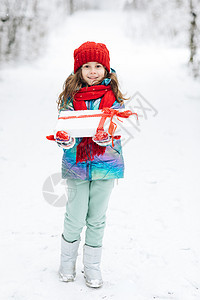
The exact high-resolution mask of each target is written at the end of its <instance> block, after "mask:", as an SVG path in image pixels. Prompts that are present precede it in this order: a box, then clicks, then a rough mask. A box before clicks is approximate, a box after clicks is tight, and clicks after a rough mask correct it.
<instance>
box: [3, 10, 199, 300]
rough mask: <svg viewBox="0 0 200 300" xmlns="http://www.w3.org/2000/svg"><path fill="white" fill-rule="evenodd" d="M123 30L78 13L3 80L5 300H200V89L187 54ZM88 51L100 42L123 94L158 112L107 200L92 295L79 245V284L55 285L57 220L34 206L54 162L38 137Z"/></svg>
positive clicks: (57, 154)
mask: <svg viewBox="0 0 200 300" xmlns="http://www.w3.org/2000/svg"><path fill="white" fill-rule="evenodd" d="M106 20H109V22H107V21H106ZM126 26H127V20H125V16H124V15H123V14H122V13H121V14H120V13H117V12H116V13H112V14H111V15H109V13H108V12H104V11H101V12H98V11H91V12H84V13H83V12H79V13H76V14H75V15H74V16H72V17H70V18H68V20H67V22H66V23H65V24H63V27H62V28H61V29H59V30H57V31H55V32H52V34H51V38H50V39H49V42H48V43H49V46H48V50H47V53H45V54H44V57H42V58H39V59H38V60H37V61H36V62H34V63H27V64H25V63H24V64H20V65H18V66H16V67H14V68H13V67H9V68H6V69H5V68H4V69H3V70H1V71H0V90H1V102H0V112H1V123H0V142H1V155H0V161H1V167H0V172H1V218H0V222H1V223H0V230H1V239H0V246H1V268H0V276H1V284H0V295H1V299H3V300H11V299H14V300H25V299H26V300H40V299H41V300H44V299H48V300H55V299H56V300H63V299H73V300H80V299H87V300H90V299H91V300H92V299H95V300H98V299H104V300H108V299H109V300H110V299H112V300H122V299H126V300H133V299H135V300H151V299H159V300H162V299H173V300H199V299H200V203H199V202H200V191H199V179H200V160H199V153H200V126H199V113H200V84H199V82H197V81H193V80H192V79H191V78H190V77H189V76H188V75H187V68H186V66H185V62H186V60H187V57H188V53H187V50H186V49H182V48H169V47H168V48H166V47H164V44H155V43H150V42H148V43H145V42H144V41H142V42H141V43H140V42H139V41H138V40H137V42H136V41H134V39H133V40H130V38H129V37H128V36H127V35H126ZM87 40H89V41H96V42H104V43H105V44H106V45H107V46H108V49H109V50H110V54H111V66H112V67H113V68H114V69H115V70H116V71H117V73H118V76H119V80H120V82H121V87H122V90H123V91H124V92H127V95H129V96H132V95H134V93H135V92H137V91H139V92H140V93H141V94H142V95H143V96H144V97H145V99H146V100H147V101H148V102H149V103H151V105H153V107H154V108H155V109H156V110H157V111H158V114H157V115H156V116H155V117H153V116H152V115H151V114H150V112H149V114H148V118H147V120H145V121H144V122H141V125H140V129H141V131H140V132H139V133H138V134H136V136H135V138H134V139H132V140H130V141H129V142H128V143H127V144H126V145H125V146H124V157H125V161H126V175H125V178H124V179H122V180H120V181H119V183H118V185H117V184H116V186H115V189H114V191H113V194H112V197H111V200H110V205H109V211H108V214H107V227H106V231H105V237H104V246H103V259H102V273H103V279H104V286H103V287H102V288H100V289H98V290H95V289H90V288H87V287H86V286H85V283H84V278H83V275H82V274H81V269H82V246H83V243H84V233H83V236H82V242H81V243H82V244H81V247H80V250H79V256H78V262H77V279H76V281H75V282H74V283H62V282H60V281H59V280H58V276H57V270H58V266H59V255H60V235H61V233H62V228H63V219H64V212H65V209H64V207H55V206H53V205H50V204H49V203H48V202H47V201H46V200H45V199H44V197H43V194H42V187H43V183H44V182H45V180H46V178H48V177H49V176H51V175H52V174H54V173H58V172H60V168H61V158H62V150H61V149H60V148H58V147H57V146H56V145H55V144H54V143H52V142H49V141H47V140H46V139H45V136H46V135H49V134H52V130H53V127H54V125H55V121H56V118H57V110H56V99H57V97H58V94H59V92H60V91H61V89H62V84H63V82H64V80H65V79H66V77H67V76H68V75H69V74H70V72H71V71H72V69H73V50H74V49H75V48H76V47H78V46H79V45H80V44H81V43H83V42H85V41H87ZM132 101H134V100H132ZM127 105H128V103H127ZM60 188H63V190H60V191H59V190H57V191H56V192H57V193H59V192H60V193H61V194H62V193H63V191H64V187H63V186H60Z"/></svg>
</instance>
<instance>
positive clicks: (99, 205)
mask: <svg viewBox="0 0 200 300" xmlns="http://www.w3.org/2000/svg"><path fill="white" fill-rule="evenodd" d="M67 185H68V202H67V204H66V213H65V220H64V232H63V236H64V238H65V240H66V241H68V242H73V241H76V240H79V239H80V234H81V232H82V229H83V227H84V226H85V225H86V226H87V228H86V233H85V244H87V245H88V246H92V247H101V246H102V240H103V234H104V228H105V222H106V211H107V207H108V201H109V198H110V194H111V191H112V189H113V186H114V179H106V180H93V181H88V180H80V179H67Z"/></svg>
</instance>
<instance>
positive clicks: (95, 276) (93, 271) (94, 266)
mask: <svg viewBox="0 0 200 300" xmlns="http://www.w3.org/2000/svg"><path fill="white" fill-rule="evenodd" d="M101 253H102V247H98V248H95V247H89V246H87V245H84V248H83V264H84V276H85V282H86V285H87V286H89V287H92V288H99V287H101V286H102V285H103V280H102V277H101V270H100V262H101Z"/></svg>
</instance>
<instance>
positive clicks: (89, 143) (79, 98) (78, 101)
mask: <svg viewBox="0 0 200 300" xmlns="http://www.w3.org/2000/svg"><path fill="white" fill-rule="evenodd" d="M100 97H103V98H102V99H101V102H100V105H99V109H102V108H104V107H111V106H112V105H113V103H114V102H115V100H116V98H115V95H114V93H113V91H112V88H111V86H110V85H108V86H106V85H95V86H89V87H83V88H81V89H80V90H79V91H78V92H77V93H76V94H75V96H74V100H73V105H74V109H75V110H86V109H87V106H86V103H85V101H86V100H95V99H98V98H100ZM105 150H106V147H102V146H99V145H97V144H96V143H95V142H93V140H92V138H91V137H84V138H83V139H82V141H81V142H80V143H79V145H78V146H77V152H76V163H78V162H83V161H88V160H89V161H91V160H94V156H95V155H98V156H99V155H103V154H104V153H105Z"/></svg>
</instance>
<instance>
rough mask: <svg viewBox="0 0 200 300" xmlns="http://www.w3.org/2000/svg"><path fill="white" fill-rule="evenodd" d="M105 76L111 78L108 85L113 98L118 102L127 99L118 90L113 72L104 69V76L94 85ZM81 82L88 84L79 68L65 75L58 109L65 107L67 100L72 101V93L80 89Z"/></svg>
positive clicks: (117, 83)
mask: <svg viewBox="0 0 200 300" xmlns="http://www.w3.org/2000/svg"><path fill="white" fill-rule="evenodd" d="M105 78H110V79H111V82H110V85H111V88H112V90H113V93H114V95H115V98H116V100H117V101H118V102H119V103H123V101H124V100H128V98H125V97H124V95H123V94H122V93H121V91H120V90H119V82H118V79H117V75H116V73H114V72H112V73H111V72H108V71H107V70H106V69H105V75H104V78H103V79H102V80H101V81H100V82H96V83H95V85H96V84H100V83H101V82H102V81H103V80H104V79H105ZM83 84H84V85H86V86H88V84H87V83H86V82H85V81H84V79H83V77H82V69H81V68H79V69H78V71H77V72H76V73H75V74H71V75H69V76H68V77H67V79H66V80H65V82H64V84H63V91H62V93H61V94H60V95H59V97H58V101H57V103H58V109H59V110H60V109H62V108H64V107H66V104H67V102H68V101H73V98H74V95H75V94H76V93H77V92H78V90H80V88H82V85H83Z"/></svg>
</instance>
